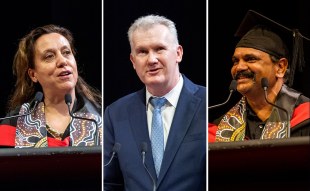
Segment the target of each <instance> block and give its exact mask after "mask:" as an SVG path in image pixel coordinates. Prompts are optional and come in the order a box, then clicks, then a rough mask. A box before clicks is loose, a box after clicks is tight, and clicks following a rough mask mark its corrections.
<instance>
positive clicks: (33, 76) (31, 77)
mask: <svg viewBox="0 0 310 191" xmlns="http://www.w3.org/2000/svg"><path fill="white" fill-rule="evenodd" d="M28 75H29V77H30V79H31V80H32V81H33V82H34V83H37V82H38V79H37V78H36V75H35V71H34V70H33V69H31V68H29V69H28Z"/></svg>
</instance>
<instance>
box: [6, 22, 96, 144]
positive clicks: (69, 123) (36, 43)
mask: <svg viewBox="0 0 310 191" xmlns="http://www.w3.org/2000/svg"><path fill="white" fill-rule="evenodd" d="M75 54H76V51H75V49H74V44H73V36H72V34H71V32H70V31H69V30H67V29H66V28H63V27H60V26H56V25H46V26H42V27H38V28H36V29H34V30H32V31H31V32H30V33H29V34H27V35H26V36H25V37H24V38H22V39H21V41H20V43H19V48H18V50H17V52H16V54H15V57H14V63H13V74H14V75H15V76H16V84H15V88H14V91H13V94H12V96H11V97H10V100H9V104H8V106H9V110H10V112H9V113H8V114H7V116H15V117H7V118H5V119H4V120H2V122H1V126H0V134H1V135H3V136H0V145H2V146H11V147H12V146H14V147H18V148H21V147H55V146H93V145H99V144H102V139H101V137H102V135H101V134H102V117H101V94H100V92H99V91H98V90H96V89H94V88H92V87H90V86H89V85H88V84H87V83H86V82H85V81H84V80H83V79H82V78H81V77H80V76H79V75H78V69H77V63H76V60H75ZM37 92H43V99H42V102H41V100H40V99H41V98H40V97H41V96H40V93H37ZM38 95H39V96H38ZM65 96H66V97H67V98H68V97H69V98H70V99H69V100H71V99H72V100H73V103H72V104H70V102H71V101H68V100H66V101H65ZM34 97H35V99H34ZM38 97H39V98H38ZM33 99H34V100H33ZM38 99H39V100H38ZM68 102H69V103H68ZM16 115H17V116H16ZM4 135H5V136H4Z"/></svg>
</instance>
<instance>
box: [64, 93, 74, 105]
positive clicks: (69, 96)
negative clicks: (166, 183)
mask: <svg viewBox="0 0 310 191" xmlns="http://www.w3.org/2000/svg"><path fill="white" fill-rule="evenodd" d="M65 102H66V104H67V105H68V104H71V103H72V97H71V94H66V95H65Z"/></svg>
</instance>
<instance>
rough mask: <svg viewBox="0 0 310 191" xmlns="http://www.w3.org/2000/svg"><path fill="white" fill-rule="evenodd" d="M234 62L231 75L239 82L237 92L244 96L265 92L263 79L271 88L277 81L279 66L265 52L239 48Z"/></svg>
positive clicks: (234, 56) (233, 59) (235, 53)
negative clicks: (262, 83) (265, 79)
mask: <svg viewBox="0 0 310 191" xmlns="http://www.w3.org/2000/svg"><path fill="white" fill-rule="evenodd" d="M232 62H233V66H232V68H231V74H232V76H233V78H234V79H236V80H237V82H238V85H237V90H238V92H240V93H241V94H242V95H247V94H251V95H255V94H257V93H259V92H261V91H263V88H262V86H261V79H262V78H267V79H268V82H269V84H270V86H273V85H274V84H275V82H276V80H277V75H276V72H277V69H278V66H277V64H275V63H273V62H272V60H271V58H270V55H269V54H267V53H265V52H263V51H260V50H256V49H253V48H243V47H238V48H236V49H235V52H234V55H233V57H232Z"/></svg>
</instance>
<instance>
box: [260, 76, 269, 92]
mask: <svg viewBox="0 0 310 191" xmlns="http://www.w3.org/2000/svg"><path fill="white" fill-rule="evenodd" d="M261 85H262V88H264V89H267V88H268V86H269V85H268V79H267V78H262V79H261Z"/></svg>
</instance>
